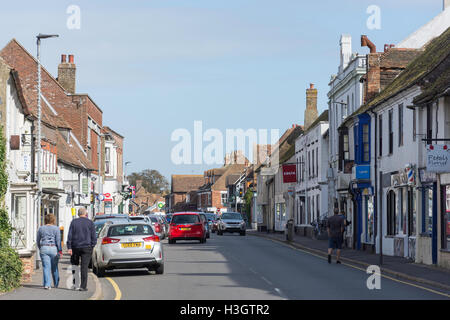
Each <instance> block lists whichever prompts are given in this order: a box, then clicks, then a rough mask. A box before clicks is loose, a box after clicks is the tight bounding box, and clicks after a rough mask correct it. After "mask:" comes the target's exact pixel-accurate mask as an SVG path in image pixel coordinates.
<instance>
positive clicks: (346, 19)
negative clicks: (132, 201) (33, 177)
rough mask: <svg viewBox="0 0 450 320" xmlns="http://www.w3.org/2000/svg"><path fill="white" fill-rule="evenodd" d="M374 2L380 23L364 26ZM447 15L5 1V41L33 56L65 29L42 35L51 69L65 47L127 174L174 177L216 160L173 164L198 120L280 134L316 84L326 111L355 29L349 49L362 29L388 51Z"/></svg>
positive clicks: (390, 7) (307, 5) (357, 8)
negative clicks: (346, 41)
mask: <svg viewBox="0 0 450 320" xmlns="http://www.w3.org/2000/svg"><path fill="white" fill-rule="evenodd" d="M73 5H75V6H77V8H79V13H80V14H79V15H78V16H77V15H75V12H74V11H71V10H70V9H71V6H73ZM372 5H376V6H378V7H379V9H380V18H381V19H380V21H381V24H380V29H373V28H372V29H369V28H368V26H367V21H368V19H369V18H370V16H371V13H367V9H368V8H369V7H370V6H372ZM441 11H442V0H339V1H335V0H323V1H303V0H277V1H275V0H271V1H270V0H226V1H223V0H222V1H221V0H145V1H144V0H128V1H125V0H121V1H118V0H108V1H104V0H83V1H76V0H71V1H66V0H53V1H50V0H40V1H8V2H7V3H2V10H1V12H0V30H1V32H0V47H3V46H5V45H6V44H7V43H8V42H9V41H10V40H11V39H12V38H16V39H17V40H18V41H19V42H20V43H21V44H22V45H23V46H24V47H25V48H26V49H27V50H28V51H29V52H31V53H32V54H33V55H35V54H36V40H35V37H36V35H37V34H38V33H51V34H59V38H56V39H48V40H43V42H42V46H41V60H42V63H43V65H44V66H45V67H46V69H47V70H48V71H49V72H50V73H52V74H53V75H54V76H55V77H56V76H57V67H58V64H59V62H60V59H61V58H60V57H61V54H74V55H75V63H76V65H77V83H76V86H77V89H76V91H77V92H78V93H88V94H89V95H90V96H91V97H92V98H93V100H94V101H95V102H96V103H97V105H99V106H100V108H101V109H102V110H103V124H104V125H107V126H109V127H111V128H112V129H113V130H115V131H117V132H119V133H120V134H122V135H123V136H125V150H124V161H130V162H131V164H130V165H128V166H127V168H126V172H127V173H128V174H130V173H131V172H139V171H141V170H144V169H156V170H158V171H160V172H161V173H162V174H163V175H164V176H166V178H168V179H169V181H170V175H171V174H202V173H203V171H204V170H206V169H209V168H211V167H217V166H219V165H207V164H205V163H203V164H198V165H193V164H190V165H187V164H180V165H177V164H175V163H174V162H173V161H172V158H171V152H172V149H173V148H174V147H175V146H176V145H177V142H176V141H172V140H171V135H172V133H173V132H174V131H175V130H177V129H183V128H184V129H187V130H188V131H189V132H190V133H191V134H192V139H194V137H193V135H194V121H202V126H203V131H205V130H207V129H218V130H220V131H221V132H223V135H224V136H225V130H226V129H239V128H241V129H243V130H247V129H256V130H257V129H266V130H273V129H278V130H279V132H280V134H282V133H283V132H284V131H285V130H286V129H288V128H289V127H291V126H292V124H300V125H302V124H303V115H304V110H305V99H306V97H305V90H306V89H307V88H309V84H310V83H314V85H315V87H316V88H317V89H318V110H319V114H320V113H321V112H322V111H324V110H325V109H326V108H327V91H328V89H329V88H328V83H329V80H330V77H331V75H332V74H336V73H337V70H338V65H339V60H340V57H339V39H340V36H341V34H350V35H351V36H352V45H353V52H357V53H360V54H366V53H368V48H362V47H361V46H360V40H359V39H360V36H361V35H362V34H365V35H367V36H368V37H369V39H371V41H372V42H374V43H375V44H376V45H377V48H378V51H382V50H383V47H384V44H385V43H389V44H391V43H393V44H396V43H399V42H400V41H401V40H403V39H404V38H406V37H407V36H408V35H410V34H411V33H413V32H414V31H415V30H417V29H418V28H420V27H421V26H422V25H424V24H426V23H427V22H428V21H430V20H431V19H432V18H433V17H435V16H436V15H438V14H439V13H440V12H441ZM77 17H79V19H76V18H77ZM74 18H75V19H74ZM68 22H69V24H68ZM77 22H79V25H77ZM69 26H71V27H70V28H69ZM74 26H75V27H76V28H73V27H74ZM78 26H79V28H77V27H78Z"/></svg>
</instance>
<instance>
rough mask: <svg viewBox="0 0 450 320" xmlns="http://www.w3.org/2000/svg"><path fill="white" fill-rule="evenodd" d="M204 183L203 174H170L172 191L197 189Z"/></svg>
mask: <svg viewBox="0 0 450 320" xmlns="http://www.w3.org/2000/svg"><path fill="white" fill-rule="evenodd" d="M204 183H205V178H204V177H203V175H189V174H186V175H178V174H173V175H172V183H171V185H172V192H189V191H193V190H197V189H198V188H199V187H200V186H202V185H203V184H204Z"/></svg>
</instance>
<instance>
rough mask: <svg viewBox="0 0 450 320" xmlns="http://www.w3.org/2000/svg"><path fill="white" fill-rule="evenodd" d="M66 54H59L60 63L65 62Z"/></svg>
mask: <svg viewBox="0 0 450 320" xmlns="http://www.w3.org/2000/svg"><path fill="white" fill-rule="evenodd" d="M66 59H67V56H66V55H65V54H62V55H61V63H65V62H66V61H67V60H66Z"/></svg>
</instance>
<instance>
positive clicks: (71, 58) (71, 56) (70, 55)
mask: <svg viewBox="0 0 450 320" xmlns="http://www.w3.org/2000/svg"><path fill="white" fill-rule="evenodd" d="M69 63H73V54H69Z"/></svg>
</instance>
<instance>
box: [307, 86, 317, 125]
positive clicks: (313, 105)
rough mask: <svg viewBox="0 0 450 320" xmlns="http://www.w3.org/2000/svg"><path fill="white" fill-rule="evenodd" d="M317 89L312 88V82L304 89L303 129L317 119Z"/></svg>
mask: <svg viewBox="0 0 450 320" xmlns="http://www.w3.org/2000/svg"><path fill="white" fill-rule="evenodd" d="M318 116H319V115H318V112H317V89H314V84H313V83H311V84H310V85H309V89H306V109H305V121H304V123H305V130H306V129H308V127H309V126H310V125H311V124H312V123H313V122H314V121H315V120H316V119H317V117H318Z"/></svg>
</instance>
